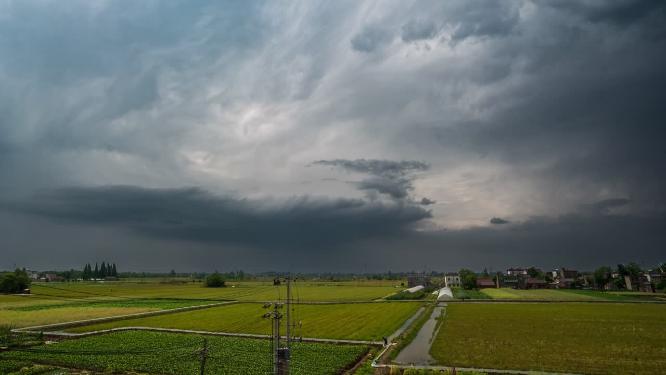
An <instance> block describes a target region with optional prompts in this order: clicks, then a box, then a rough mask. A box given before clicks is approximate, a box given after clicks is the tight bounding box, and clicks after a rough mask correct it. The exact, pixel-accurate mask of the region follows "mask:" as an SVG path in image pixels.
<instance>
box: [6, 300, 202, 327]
mask: <svg viewBox="0 0 666 375" xmlns="http://www.w3.org/2000/svg"><path fill="white" fill-rule="evenodd" d="M209 303H211V302H210V301H200V300H167V299H160V300H155V299H152V300H150V299H144V300H114V301H90V302H78V301H77V302H72V303H51V304H45V303H39V304H22V305H18V306H17V305H10V306H8V307H5V306H2V307H0V325H10V326H14V327H17V328H18V327H29V326H36V325H44V324H53V323H62V322H68V321H75V320H84V319H93V318H102V317H108V316H117V315H126V314H134V313H139V312H147V311H157V310H165V309H173V308H178V307H186V306H194V305H202V304H209Z"/></svg>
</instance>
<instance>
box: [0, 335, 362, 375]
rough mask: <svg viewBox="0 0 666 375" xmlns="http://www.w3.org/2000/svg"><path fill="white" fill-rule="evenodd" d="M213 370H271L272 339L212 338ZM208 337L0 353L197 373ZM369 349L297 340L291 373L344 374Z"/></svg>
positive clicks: (99, 367) (95, 340)
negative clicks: (202, 349)
mask: <svg viewBox="0 0 666 375" xmlns="http://www.w3.org/2000/svg"><path fill="white" fill-rule="evenodd" d="M206 339H207V346H208V355H207V361H206V367H205V369H206V373H207V374H220V373H224V374H266V373H270V371H271V366H272V365H271V349H270V342H269V341H268V340H259V339H245V338H234V337H214V336H213V337H207V338H206ZM203 340H204V338H203V337H202V336H197V335H187V334H173V333H157V332H117V333H112V334H107V335H100V336H92V337H87V338H82V339H77V340H71V341H63V342H60V343H57V344H52V345H45V346H38V347H32V348H25V349H20V350H13V351H9V352H4V353H2V354H0V362H3V361H11V362H16V363H21V362H24V361H25V362H33V363H41V364H48V365H56V366H62V367H69V368H85V369H90V370H95V371H100V372H129V371H133V372H147V373H161V374H195V373H198V371H199V366H200V358H201V357H200V353H201V348H202V347H203ZM367 350H368V348H367V347H364V346H358V345H331V344H319V343H295V344H294V345H293V346H292V361H291V364H292V366H291V373H293V374H332V373H339V372H340V371H342V370H343V369H345V368H347V367H348V366H350V364H353V363H355V362H356V361H357V360H358V359H360V358H361V357H362V356H363V355H364V354H365V353H366V352H367Z"/></svg>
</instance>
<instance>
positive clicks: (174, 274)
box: [169, 269, 176, 277]
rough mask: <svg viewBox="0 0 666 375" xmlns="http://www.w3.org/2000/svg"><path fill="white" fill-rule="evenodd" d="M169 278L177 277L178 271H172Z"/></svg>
mask: <svg viewBox="0 0 666 375" xmlns="http://www.w3.org/2000/svg"><path fill="white" fill-rule="evenodd" d="M169 276H171V277H176V270H173V269H172V270H171V272H169Z"/></svg>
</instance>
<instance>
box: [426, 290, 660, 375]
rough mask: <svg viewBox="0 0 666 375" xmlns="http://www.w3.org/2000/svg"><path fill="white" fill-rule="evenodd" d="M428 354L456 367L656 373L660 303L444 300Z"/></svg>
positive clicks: (596, 372) (598, 372)
mask: <svg viewBox="0 0 666 375" xmlns="http://www.w3.org/2000/svg"><path fill="white" fill-rule="evenodd" d="M430 353H431V355H432V356H433V357H434V358H435V359H436V360H437V361H438V362H439V363H440V364H442V365H449V366H458V367H476V368H479V367H481V368H497V369H512V370H539V371H553V372H574V373H585V374H608V373H617V374H619V373H645V374H656V373H661V372H663V369H664V368H666V305H662V304H608V303H595V304H580V303H555V304H554V303H544V304H541V303H536V304H520V303H492V304H449V306H448V307H447V312H446V317H445V320H444V322H443V324H442V327H441V329H440V331H439V333H438V335H437V337H436V338H435V340H434V343H433V346H432V347H431V351H430Z"/></svg>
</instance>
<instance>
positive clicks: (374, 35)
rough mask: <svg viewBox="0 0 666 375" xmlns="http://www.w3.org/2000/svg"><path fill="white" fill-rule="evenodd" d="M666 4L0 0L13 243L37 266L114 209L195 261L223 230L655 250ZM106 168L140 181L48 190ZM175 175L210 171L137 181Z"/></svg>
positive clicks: (8, 220) (662, 154)
mask: <svg viewBox="0 0 666 375" xmlns="http://www.w3.org/2000/svg"><path fill="white" fill-rule="evenodd" d="M368 4H369V5H368ZM665 7H666V3H664V2H663V1H640V0H620V1H586V0H583V1H543V2H535V1H529V0H528V1H520V0H516V1H497V2H488V1H483V0H480V1H472V0H462V1H454V0H452V1H428V0H426V1H413V2H410V1H397V2H392V3H377V4H370V3H365V2H357V1H349V2H344V1H340V2H322V3H319V2H312V1H306V2H303V3H301V4H300V5H299V6H294V7H282V6H279V5H273V3H270V2H269V3H262V2H251V3H250V2H238V3H234V4H232V5H229V4H226V5H221V3H216V2H212V1H206V0H201V1H200V0H196V1H189V2H117V1H116V2H90V1H77V0H71V1H68V2H29V1H14V2H0V56H2V58H1V59H0V193H2V196H3V197H5V198H3V199H5V203H4V205H5V207H12V211H4V212H2V213H1V214H2V215H0V216H3V217H2V218H0V232H2V233H3V235H2V236H0V248H2V249H3V251H4V250H5V249H8V248H9V247H11V251H13V253H14V254H16V258H14V259H16V262H17V263H20V262H24V263H26V264H28V263H29V261H30V260H31V259H46V258H47V256H46V255H45V254H52V253H54V254H55V253H57V254H65V253H69V250H70V249H71V251H72V253H73V252H74V251H79V252H80V253H84V252H85V251H87V249H88V248H89V247H90V244H94V243H98V242H103V241H104V238H105V236H106V234H105V233H106V232H105V231H106V230H107V229H108V228H111V229H113V230H114V231H120V230H118V228H124V229H131V230H130V231H127V232H126V233H124V236H122V237H115V236H114V237H113V238H114V240H116V241H117V242H116V243H115V245H116V247H118V248H124V249H126V252H127V257H128V259H129V258H131V257H132V256H137V257H138V255H136V254H134V253H141V252H142V251H143V249H144V247H143V244H144V242H152V243H153V245H151V246H152V249H153V250H152V251H154V253H158V254H159V249H161V248H162V247H163V246H165V244H167V243H168V244H171V245H169V246H171V248H172V253H171V254H172V255H170V256H173V257H174V258H171V259H176V257H177V255H174V254H177V253H178V251H179V245H178V242H179V239H187V240H188V241H197V242H196V246H198V249H200V251H201V253H200V254H201V259H200V260H199V263H198V264H197V267H198V266H200V265H202V264H203V265H204V266H206V265H208V263H207V262H206V259H207V257H208V256H213V255H212V254H218V253H216V250H219V249H218V248H216V247H214V246H220V247H223V248H224V251H231V250H228V249H229V246H227V244H232V245H233V246H236V245H239V244H240V245H243V246H247V248H253V249H261V250H262V251H263V250H265V251H272V249H274V248H275V247H279V248H281V249H285V248H287V247H289V246H293V248H294V249H303V248H305V246H301V245H302V244H316V245H317V246H313V247H314V248H319V247H326V246H330V247H331V248H332V247H335V246H334V244H336V245H339V246H338V247H337V250H336V251H335V252H331V253H334V255H332V256H331V257H330V258H328V259H325V260H324V261H323V262H322V259H323V258H308V259H309V260H311V261H312V263H311V264H310V266H311V267H312V268H316V267H330V270H336V268H337V267H338V266H343V265H344V262H346V261H347V260H346V259H342V258H343V257H342V256H341V255H344V254H353V255H354V256H350V257H349V260H348V262H349V264H352V263H353V262H354V261H355V256H356V255H358V256H359V257H362V256H366V255H369V254H371V255H372V258H371V259H372V261H376V262H377V263H376V264H377V266H378V267H379V266H381V267H382V268H385V267H392V266H391V264H393V265H401V266H404V267H413V266H420V264H419V262H423V261H422V259H428V262H429V263H430V260H433V264H435V263H437V262H439V263H438V267H439V268H446V267H447V266H448V265H453V264H457V265H463V264H464V265H466V266H470V267H479V266H483V265H484V264H488V265H490V264H497V265H501V264H506V265H510V264H507V263H513V264H526V263H528V264H529V263H533V264H544V265H548V264H552V263H561V264H569V265H572V266H576V265H579V264H581V265H582V264H592V263H594V264H599V263H606V262H616V261H627V260H633V259H632V257H633V256H636V257H637V258H636V260H643V259H644V260H646V261H649V260H650V259H649V258H650V257H652V259H657V258H659V257H660V256H661V255H660V253H658V250H657V249H662V250H661V251H662V252H663V248H664V246H665V244H666V242H665V241H664V236H663V235H662V234H661V233H664V232H665V231H664V220H663V214H664V213H665V212H666V178H664V172H663V169H664V165H666V148H665V147H664V146H663V140H664V139H666V127H664V124H665V122H666V119H665V115H664V109H663V107H664V104H663V103H664V94H663V91H664V89H663V88H664V87H666V69H664V67H665V66H666V11H665ZM350 49H351V50H350ZM337 156H339V157H341V158H343V159H337V160H328V159H331V158H334V157H337ZM362 156H366V157H371V156H372V157H376V158H380V159H386V160H369V159H357V160H351V158H355V157H362ZM344 158H349V159H344ZM319 159H326V160H320V161H319V162H315V163H314V164H315V165H318V166H324V167H331V168H334V169H336V170H342V171H346V172H350V173H353V174H359V176H355V177H356V178H354V181H353V182H351V184H342V183H329V182H335V180H334V179H326V178H324V179H322V177H327V176H325V175H324V174H325V173H326V170H325V169H326V168H316V169H315V168H312V169H309V170H305V169H304V168H302V166H303V165H304V164H306V163H308V162H309V161H312V160H319ZM403 159H409V160H426V161H428V163H427V164H426V163H425V162H419V161H392V160H403ZM426 172H427V173H426ZM334 177H337V178H338V179H337V181H345V179H343V178H339V177H340V176H339V175H336V176H334ZM416 178H418V179H419V180H418V182H419V183H418V184H417V183H415V181H416V180H415V179H416ZM303 180H306V181H313V182H312V183H309V184H303V183H301V182H300V181H303ZM105 184H113V185H117V184H127V185H131V186H135V187H124V188H120V187H113V188H94V189H87V188H80V189H72V188H70V189H64V190H57V189H56V190H53V189H54V188H57V187H61V186H90V185H105ZM183 185H188V186H189V185H193V186H201V187H202V189H203V190H197V189H189V190H188V189H147V188H141V187H139V186H143V187H147V186H150V187H167V188H168V187H173V186H183ZM350 186H351V187H353V188H350ZM320 188H321V189H320ZM38 189H45V191H47V193H43V194H38V195H36V196H34V197H33V199H26V198H25V196H23V198H21V199H18V198H16V199H15V198H13V197H15V196H19V195H21V194H23V195H27V196H30V194H31V193H33V192H34V191H37V190H38ZM358 190H360V191H362V193H364V194H365V198H364V199H354V198H350V197H354V196H357V195H358V194H359V193H358ZM205 191H212V192H219V191H234V192H235V193H234V195H233V197H229V196H225V195H222V196H219V195H214V194H212V193H211V194H209V193H206V192H205ZM308 194H321V195H323V196H329V197H328V198H289V197H291V196H294V195H296V196H308ZM268 195H271V196H275V198H274V199H273V200H266V199H263V198H258V199H256V200H255V199H253V200H244V199H240V198H238V197H243V196H253V197H265V196H268ZM424 196H427V197H428V198H422V197H424ZM7 197H9V198H7ZM417 197H418V198H417ZM435 200H437V201H438V202H439V203H438V204H437V205H433V203H434V202H435ZM10 202H11V203H10ZM426 206H429V207H426ZM425 208H432V214H431V213H430V211H427V210H425ZM17 212H20V213H21V214H17ZM496 214H501V215H502V216H504V217H507V218H510V219H511V224H510V225H493V224H495V223H493V222H492V220H494V219H492V220H491V222H490V223H489V220H488V218H491V217H493V215H496ZM21 215H22V219H21V221H20V223H21V225H20V226H19V225H17V224H16V222H15V221H14V220H13V216H21ZM430 216H432V217H430ZM44 218H49V220H45V219H44ZM232 218H233V219H232ZM497 219H498V220H495V221H496V222H497V221H499V220H502V221H506V220H505V219H502V218H497ZM46 221H48V222H49V223H51V224H52V225H50V226H48V231H49V233H51V234H52V236H51V237H48V238H49V239H51V240H50V241H47V240H44V239H42V238H41V237H40V236H42V235H43V232H41V231H40V230H39V228H42V227H46V226H47V225H46V224H44V222H46ZM64 222H67V223H70V222H71V223H72V224H71V225H69V224H68V225H61V224H62V223H64ZM84 223H85V228H88V229H87V230H86V229H85V228H83V229H81V228H82V227H84V225H83V224H84ZM484 225H485V226H487V227H486V228H479V227H475V226H484ZM415 226H418V228H417V229H418V230H412V229H414V227H415ZM64 227H67V228H68V229H62V228H64ZM447 227H448V228H459V229H455V230H441V231H440V230H438V229H441V228H447ZM21 230H23V232H24V235H23V236H22V237H20V238H19V237H18V235H16V233H19V232H21ZM59 231H62V232H59ZM88 231H89V232H95V233H97V234H96V235H95V236H94V238H93V237H91V238H90V239H89V241H88V242H86V244H85V245H81V244H77V241H76V238H77V236H76V234H77V233H80V236H81V237H84V236H85V233H88ZM33 232H34V233H39V236H36V235H34V233H33ZM98 232H99V233H98ZM63 233H66V234H63ZM395 233H399V234H400V235H399V236H391V234H395ZM114 234H115V232H114ZM382 236H388V237H390V238H389V239H387V240H385V241H383V242H382V240H381V237H382ZM37 237H40V238H37ZM64 237H67V239H66V240H63V242H60V240H62V239H63V238H64ZM12 238H14V240H13V241H9V242H3V241H8V239H10V240H11V239H12ZM397 239H399V240H400V241H398V240H397ZM38 241H41V242H40V243H39V244H36V243H37V242H38ZM192 243H194V242H192ZM343 244H344V246H343ZM190 245H191V244H188V247H185V248H187V249H188V250H189V246H190ZM209 245H210V246H213V247H211V248H208V247H206V246H209ZM221 245H224V246H221ZM77 246H78V249H74V248H76V247H77ZM192 246H194V245H192ZM240 247H242V246H240ZM240 247H239V248H240ZM247 248H243V249H242V251H241V250H238V252H236V253H234V255H235V260H238V261H239V262H243V261H244V262H246V263H253V264H258V262H260V260H258V259H257V257H256V256H255V255H256V253H251V254H250V252H248V253H247V254H248V255H243V254H245V253H244V252H243V251H245V250H247ZM23 249H28V250H25V251H23ZM107 250H108V251H109V252H111V254H112V251H113V249H111V246H109V247H107ZM146 251H147V250H146ZM248 251H249V250H248ZM294 251H296V250H294ZM299 251H300V250H299ZM183 253H187V251H183ZM320 253H321V252H320ZM3 254H4V253H3ZM141 256H145V258H143V259H150V257H148V256H147V255H144V254H142V255H141ZM222 256H223V255H220V257H222ZM391 256H393V258H391ZM21 257H22V258H21ZM0 258H5V259H7V258H6V257H0ZM57 258H58V257H57V256H52V257H51V258H49V259H56V260H57ZM165 258H167V257H166V256H165ZM183 258H187V256H186V255H183ZM179 259H180V258H179ZM405 259H409V262H412V263H408V262H407V261H405ZM611 259H612V260H611ZM0 260H3V259H0ZM5 261H6V260H5ZM184 261H188V260H187V259H184ZM280 261H281V260H280V259H279V258H273V259H271V261H270V262H268V261H266V262H265V263H262V265H261V266H257V267H259V268H262V267H264V268H265V267H269V266H274V265H275V267H276V268H279V267H280V266H281V265H283V264H285V263H280ZM6 262H7V261H6ZM164 262H165V264H168V262H169V259H164ZM283 262H284V261H283ZM381 262H385V263H381ZM40 264H47V265H48V262H44V263H40ZM594 264H592V265H594ZM553 265H557V264H553ZM303 267H304V268H305V269H307V268H308V264H307V263H303ZM456 267H457V266H456ZM137 269H141V265H138V266H137ZM166 269H170V268H166ZM454 269H455V268H454Z"/></svg>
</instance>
